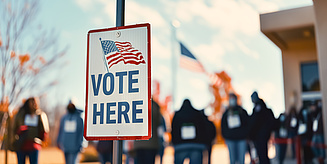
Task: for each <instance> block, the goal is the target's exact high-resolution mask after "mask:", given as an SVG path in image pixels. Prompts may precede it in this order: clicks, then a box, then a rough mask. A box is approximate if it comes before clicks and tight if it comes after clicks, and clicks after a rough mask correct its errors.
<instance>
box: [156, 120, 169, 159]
mask: <svg viewBox="0 0 327 164" xmlns="http://www.w3.org/2000/svg"><path fill="white" fill-rule="evenodd" d="M166 132H167V126H166V121H165V118H164V117H163V116H162V114H160V125H159V127H158V130H157V133H158V137H159V150H158V154H159V156H160V163H162V160H163V155H164V153H165V148H166V145H167V143H166V141H165V133H166Z"/></svg>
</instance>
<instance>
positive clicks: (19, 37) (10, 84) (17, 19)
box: [0, 0, 67, 107]
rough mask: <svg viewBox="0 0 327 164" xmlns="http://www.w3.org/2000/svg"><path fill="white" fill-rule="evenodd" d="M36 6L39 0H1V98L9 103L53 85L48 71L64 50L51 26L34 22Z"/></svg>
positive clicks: (36, 15) (54, 81)
mask: <svg viewBox="0 0 327 164" xmlns="http://www.w3.org/2000/svg"><path fill="white" fill-rule="evenodd" d="M39 7H40V1H39V0H24V1H22V0H1V1H0V15H1V17H0V101H3V100H6V99H7V100H8V103H9V107H14V106H15V105H17V104H18V103H20V102H21V100H22V99H23V98H26V97H29V96H31V95H33V96H38V95H41V94H43V93H45V91H47V90H48V89H49V87H52V86H54V85H55V84H56V83H57V81H56V79H55V77H51V76H50V75H51V73H53V72H54V71H55V70H56V69H55V68H58V64H60V63H61V64H62V63H63V62H59V61H62V60H61V59H62V57H63V56H64V55H65V53H66V50H67V48H58V47H59V46H58V39H57V35H56V33H55V32H54V30H48V29H45V28H43V27H42V26H41V25H39V24H38V23H37V22H38V14H39ZM56 66H57V67H56Z"/></svg>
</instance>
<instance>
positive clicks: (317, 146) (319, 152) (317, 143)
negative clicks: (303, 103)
mask: <svg viewBox="0 0 327 164" xmlns="http://www.w3.org/2000/svg"><path fill="white" fill-rule="evenodd" d="M310 111H311V118H312V121H313V123H312V130H313V136H312V151H313V153H314V155H315V158H317V159H318V161H319V163H324V159H325V149H324V143H325V142H324V127H323V120H322V108H321V106H318V105H317V104H316V103H312V104H311V106H310Z"/></svg>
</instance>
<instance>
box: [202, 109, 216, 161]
mask: <svg viewBox="0 0 327 164" xmlns="http://www.w3.org/2000/svg"><path fill="white" fill-rule="evenodd" d="M201 113H202V115H203V116H204V117H205V126H204V128H206V138H205V142H206V146H207V150H208V164H211V152H212V145H213V144H214V140H215V137H216V134H217V132H216V126H215V125H214V124H213V122H211V121H210V120H209V119H208V116H207V115H205V113H204V110H201Z"/></svg>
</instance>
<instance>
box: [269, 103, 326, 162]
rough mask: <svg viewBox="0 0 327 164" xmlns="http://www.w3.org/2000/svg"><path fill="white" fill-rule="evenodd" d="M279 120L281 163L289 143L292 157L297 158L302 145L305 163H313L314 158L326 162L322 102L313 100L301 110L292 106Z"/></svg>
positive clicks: (276, 138) (278, 153)
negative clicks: (296, 155)
mask: <svg viewBox="0 0 327 164" xmlns="http://www.w3.org/2000/svg"><path fill="white" fill-rule="evenodd" d="M278 121H279V128H278V129H277V130H276V132H275V140H276V148H277V157H278V160H279V163H283V161H284V159H285V154H286V149H287V146H288V145H291V150H292V158H295V154H296V151H299V150H300V149H299V148H300V147H301V149H302V150H303V160H304V163H305V164H312V163H313V160H314V159H316V161H318V163H324V159H325V148H326V146H325V144H324V131H323V121H322V107H321V102H319V101H318V102H315V101H311V102H310V103H309V104H308V105H306V106H304V107H302V108H301V109H300V111H299V112H297V111H296V108H295V107H291V109H290V111H289V113H288V114H286V113H282V114H281V115H280V116H279V117H278ZM297 141H299V142H298V143H299V144H298V145H296V144H297ZM288 143H290V144H288ZM297 146H298V147H297Z"/></svg>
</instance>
